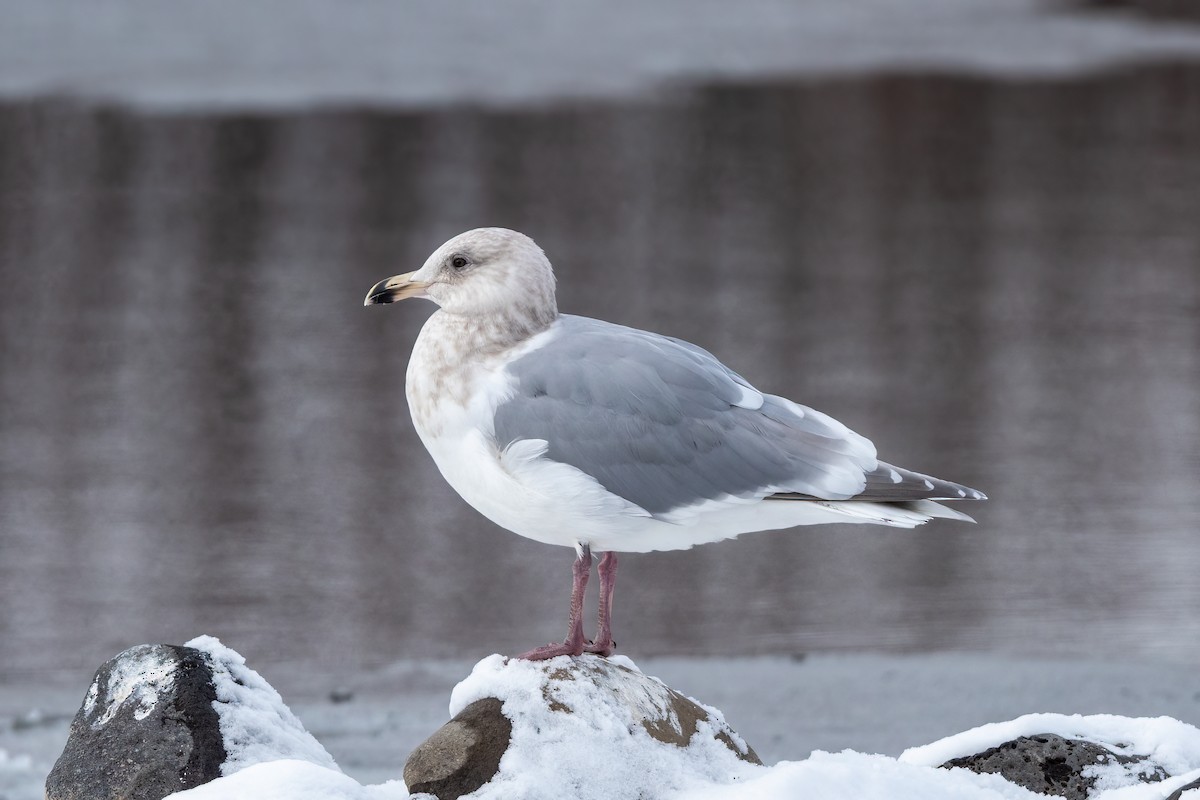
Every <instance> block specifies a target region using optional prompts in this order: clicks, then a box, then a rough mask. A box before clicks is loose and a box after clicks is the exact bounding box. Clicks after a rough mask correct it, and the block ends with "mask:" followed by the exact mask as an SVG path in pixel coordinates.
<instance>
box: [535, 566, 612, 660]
mask: <svg viewBox="0 0 1200 800" xmlns="http://www.w3.org/2000/svg"><path fill="white" fill-rule="evenodd" d="M591 571H592V550H591V548H590V547H588V546H587V545H584V546H583V549H582V550H580V552H579V558H577V559H575V565H574V566H573V567H572V568H571V574H572V577H573V580H572V582H571V617H570V622H569V624H568V629H567V638H566V640H564V641H563V643H562V644H548V645H544V646H542V647H537V648H535V649H533V650H530V651H529V652H528V653H522V654H521V655H519V656H517V658H523V659H525V660H527V661H544V660H545V659H547V658H555V657H556V656H577V655H579V654H580V653H582V652H583V594H584V592H585V591H586V590H587V582H588V575H589V574H590V573H591ZM601 585H603V584H601Z"/></svg>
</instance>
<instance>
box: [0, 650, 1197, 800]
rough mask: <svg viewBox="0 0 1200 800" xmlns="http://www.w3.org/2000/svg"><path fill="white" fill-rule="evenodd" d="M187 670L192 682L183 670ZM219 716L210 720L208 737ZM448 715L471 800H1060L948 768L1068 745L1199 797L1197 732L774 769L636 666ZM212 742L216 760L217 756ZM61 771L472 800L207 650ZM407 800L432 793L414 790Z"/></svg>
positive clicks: (541, 666)
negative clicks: (362, 752)
mask: <svg viewBox="0 0 1200 800" xmlns="http://www.w3.org/2000/svg"><path fill="white" fill-rule="evenodd" d="M184 661H187V662H188V663H189V664H191V665H192V667H191V671H188V670H187V669H181V668H180V666H179V665H180V664H181V663H183V662H184ZM189 693H191V694H194V695H196V697H199V700H196V699H194V698H193V699H192V700H189V699H188V695H189ZM206 705H207V706H208V709H209V712H210V715H209V716H208V717H207V718H206V719H207V721H206V722H204V723H203V725H201V724H200V723H198V722H197V720H198V719H201V720H202V719H205V711H204V706H206ZM185 709H187V711H186V713H185V711H184V710H185ZM450 713H451V715H454V716H455V717H456V719H457V720H458V722H459V723H460V726H459V729H458V730H457V732H454V731H453V729H452V728H453V726H447V727H449V728H451V733H452V734H453V735H450V736H443V737H442V739H441V742H442V745H445V746H446V749H447V750H448V751H454V752H449V755H447V753H440V754H439V753H437V752H427V753H425V754H424V756H423V757H424V758H426V759H427V760H428V763H431V764H433V765H434V767H432V768H431V767H429V766H428V764H427V765H426V767H425V768H426V769H432V770H433V771H434V772H436V770H437V767H436V765H437V764H438V763H441V764H442V766H443V771H445V770H444V767H445V765H446V764H451V765H452V766H454V765H457V766H455V767H454V768H455V769H457V768H458V767H461V766H462V765H464V764H472V765H473V768H475V769H476V770H477V774H476V776H475V778H474V781H475V783H476V784H478V787H477V788H476V789H475V791H474V792H472V793H471V795H470V797H471V798H472V800H499V799H501V798H502V799H503V800H541V799H542V798H556V799H557V798H562V797H570V798H573V800H623V798H630V800H633V798H637V799H638V800H785V798H786V800H793V798H797V797H803V798H806V800H842V798H850V797H852V798H855V800H1037V798H1045V797H1046V795H1045V794H1039V793H1035V792H1033V791H1030V789H1029V788H1026V786H1023V785H1018V784H1017V783H1014V782H1013V780H1009V779H1008V778H1007V777H1006V773H1005V771H1004V769H1001V770H1000V771H999V772H976V771H972V770H971V769H964V768H961V767H954V766H953V765H948V763H947V762H954V761H955V760H959V759H964V758H966V759H968V760H978V761H981V762H982V761H987V758H988V757H987V756H986V754H987V753H988V751H989V750H992V749H994V748H1002V747H1003V746H1004V745H1005V744H1006V743H1009V742H1015V741H1018V740H1020V739H1022V738H1026V739H1029V738H1033V739H1036V738H1039V737H1041V738H1045V739H1046V740H1047V741H1046V742H1042V743H1041V744H1049V745H1053V747H1051V748H1050V749H1051V750H1053V749H1054V747H1059V746H1060V744H1061V743H1062V742H1068V743H1069V744H1067V745H1061V746H1062V747H1068V748H1070V749H1074V750H1078V753H1080V754H1084V755H1086V756H1087V757H1086V758H1081V759H1079V760H1078V763H1076V764H1075V765H1074V766H1073V767H1071V770H1072V776H1073V777H1075V778H1078V779H1079V780H1078V783H1079V785H1080V786H1083V787H1084V791H1086V797H1087V798H1088V800H1164V798H1169V800H1200V730H1197V729H1196V728H1194V727H1192V726H1191V725H1187V724H1185V723H1183V722H1179V721H1178V720H1174V719H1170V718H1168V717H1157V718H1152V719H1136V718H1128V717H1119V716H1113V715H1098V716H1078V715H1076V716H1065V715H1061V714H1031V715H1027V716H1024V717H1020V718H1018V719H1015V720H1012V721H1010V722H1004V723H995V724H991V725H984V726H982V727H979V728H975V729H973V730H970V731H966V732H964V733H961V734H957V735H955V736H951V737H949V738H947V739H943V740H940V741H938V742H934V743H933V744H929V745H925V746H923V747H915V748H912V749H910V750H908V751H906V752H905V753H904V754H903V755H901V756H900V758H898V759H896V758H891V757H888V756H884V755H870V754H865V753H858V752H854V751H852V750H845V751H843V752H840V753H826V752H820V751H817V752H814V753H812V754H811V755H809V756H808V757H807V758H805V759H804V760H799V761H785V762H781V763H778V764H775V765H774V766H770V767H764V766H761V765H758V764H756V763H753V754H752V751H751V750H750V749H749V747H747V746H746V744H745V742H743V741H742V740H741V738H740V737H739V736H738V735H737V734H736V733H734V732H733V731H732V730H731V729H730V728H729V726H728V725H726V724H725V722H724V719H723V717H722V715H721V713H720V712H718V711H717V710H716V709H713V708H709V707H706V706H704V705H701V704H699V703H695V702H694V701H691V700H688V699H687V698H684V697H683V696H682V695H680V694H678V693H677V692H674V691H673V690H671V689H670V688H669V687H667V686H666V685H665V684H663V683H662V682H661V681H659V680H657V679H655V678H651V677H649V676H647V675H644V674H642V673H641V672H640V671H639V670H638V669H637V667H636V666H634V665H633V663H632V662H630V661H629V660H628V659H624V658H620V657H617V658H612V659H607V660H606V659H600V658H595V657H590V656H588V657H584V658H579V659H570V658H562V659H556V660H552V661H549V662H543V663H531V662H527V661H520V660H510V659H505V658H503V657H501V656H489V657H488V658H485V659H484V660H482V661H480V662H479V663H478V664H477V665H476V666H475V668H474V670H473V671H472V673H471V675H470V676H468V677H467V678H466V679H465V680H464V681H462V682H461V683H460V684H459V685H458V686H457V687H456V688H455V689H454V691H453V693H452V694H451V700H450ZM155 726H158V727H155ZM202 730H204V731H208V732H209V734H212V736H213V737H214V738H215V745H214V744H213V742H212V741H209V742H208V743H207V744H205V740H204V736H205V735H208V734H204V735H201V734H200V731H202ZM442 731H443V732H446V731H447V728H443V729H442ZM101 734H102V735H101ZM88 737H91V738H90V739H89V738H88ZM188 737H190V738H188ZM437 738H438V737H437V736H435V737H434V738H433V739H431V741H434V740H436V739H437ZM77 739H78V740H77ZM87 741H91V742H92V743H93V745H94V747H92V748H91V749H89V748H88V747H87V746H86V744H84V743H85V742H87ZM489 742H490V744H488V743H489ZM481 743H482V744H486V745H487V746H485V747H482V748H481V747H480V745H481ZM73 747H74V748H75V753H74V755H73V756H70V757H69V752H70V751H71V750H72V748H73ZM173 748H177V749H173ZM189 748H190V749H189ZM218 748H219V749H218ZM455 748H457V750H456V751H455ZM489 748H491V750H489ZM437 749H438V748H436V747H435V748H433V751H436V750H437ZM418 750H420V748H418ZM196 753H206V754H207V756H206V757H207V758H209V761H208V762H206V763H208V765H209V766H208V767H206V769H205V771H203V772H202V774H203V775H205V776H208V777H211V778H212V779H211V780H209V781H208V782H206V783H202V784H200V785H196V784H195V783H193V784H190V786H191V788H187V787H185V786H182V785H176V784H172V781H175V782H177V783H178V782H180V781H181V775H182V774H183V773H181V771H180V770H181V767H180V764H181V763H182V764H185V765H186V764H190V763H192V758H193V755H194V754H196ZM1087 754H1090V755H1087ZM1106 754H1107V755H1106ZM398 755H399V754H398ZM484 755H487V758H483V757H482V756H484ZM798 755H799V754H798ZM1048 755H1049V756H1050V757H1054V758H1056V757H1057V756H1056V755H1054V754H1053V753H1049V752H1048ZM218 756H219V758H218ZM980 756H982V758H978V759H976V758H975V757H980ZM414 758H416V755H414ZM439 758H440V759H442V761H441V762H439V761H438V759H439ZM1031 758H1032V754H1031ZM89 761H90V762H92V763H87V762H89ZM213 763H215V764H216V768H215V769H214V768H213V766H212V765H213ZM1063 763H1064V764H1067V763H1068V759H1066V758H1065V757H1064V758H1063ZM30 766H31V765H29V764H25V763H24V762H13V761H12V760H11V759H9V760H8V761H6V760H5V756H4V755H3V754H2V753H0V797H2V796H3V794H4V792H3V791H2V789H3V788H4V786H5V783H4V781H5V775H6V774H9V776H10V777H12V776H15V777H16V778H17V779H18V780H19V779H20V776H21V775H22V774H24V773H23V770H24V771H26V772H27V771H28V769H29V768H30ZM451 771H454V770H453V769H452V770H451ZM1076 772H1077V773H1078V774H1077V775H1076ZM55 773H56V774H57V775H58V779H59V781H60V783H62V779H64V778H68V777H74V778H81V777H82V778H86V779H88V780H90V781H91V783H76V784H70V785H67V784H63V785H66V786H67V788H68V789H70V790H71V791H60V790H59V789H53V790H52V787H51V785H50V782H48V783H47V794H46V797H47V798H49V800H57V798H60V797H87V798H89V800H93V798H115V797H122V798H152V797H153V798H158V797H162V796H163V794H161V793H156V792H160V791H162V789H163V788H164V787H165V788H168V789H169V788H171V786H173V785H175V786H176V788H178V789H180V790H181V791H178V793H177V794H174V795H171V796H172V797H173V798H179V799H180V800H431V798H434V797H435V796H437V797H450V796H458V795H457V794H453V793H452V792H447V791H445V790H446V789H447V788H448V784H447V785H446V786H442V787H436V788H437V793H436V795H435V794H411V795H410V792H409V787H406V786H405V784H404V783H403V782H401V781H399V780H391V781H388V782H386V783H383V784H380V785H377V786H364V785H362V784H360V783H358V782H357V781H355V780H353V779H352V778H350V777H348V776H346V775H344V774H343V773H342V772H341V771H340V770H339V769H338V767H337V765H336V764H334V762H333V759H331V758H330V757H329V755H328V754H327V753H326V752H325V750H324V749H323V748H322V747H321V746H320V744H318V743H317V742H316V740H315V739H313V737H312V736H310V735H309V734H308V733H307V732H305V730H304V728H303V726H302V725H301V724H300V722H299V720H297V719H296V717H295V716H294V715H293V714H292V713H291V712H290V711H289V710H288V709H287V707H286V706H285V705H284V704H283V701H282V699H281V698H280V697H279V695H278V693H276V692H275V690H274V689H272V688H271V687H270V686H269V685H268V684H267V683H266V681H265V680H263V679H262V678H261V677H260V676H259V675H258V674H257V673H255V672H254V671H253V670H251V669H249V668H248V667H247V666H246V665H245V662H244V660H243V659H242V658H241V656H239V655H238V654H237V653H235V652H233V651H232V650H229V649H228V648H226V647H224V646H223V645H221V643H220V642H218V641H217V640H215V639H211V638H208V637H201V638H200V639H196V640H193V641H192V642H189V646H188V647H183V648H176V647H166V646H142V647H138V648H133V649H132V650H130V651H127V652H126V653H123V654H122V655H121V656H118V658H116V659H114V660H113V661H112V662H110V663H109V664H106V665H105V666H104V667H103V668H101V670H100V671H99V672H98V673H97V675H96V680H95V681H94V682H93V685H92V686H91V688H89V690H88V694H87V698H86V699H85V701H84V705H83V708H81V709H80V712H79V714H78V715H77V716H76V718H75V721H74V722H73V723H72V742H71V743H70V744H69V745H68V749H67V751H66V752H64V754H63V758H62V759H60V765H59V766H56V767H55ZM218 773H219V775H220V777H217V774H218ZM481 776H482V777H481ZM1160 776H1166V777H1163V778H1162V780H1161V781H1158V782H1152V783H1147V782H1145V780H1146V779H1147V778H1158V777H1160ZM51 777H52V781H53V780H54V779H55V775H52V776H51ZM1010 777H1014V778H1015V777H1016V776H1015V774H1011V773H1010ZM411 788H413V789H418V788H421V787H420V786H418V785H417V784H416V781H414V782H413V784H412V786H411ZM450 788H452V787H450ZM463 788H464V786H461V785H460V786H459V787H458V789H459V790H461V789H463ZM1040 788H1047V787H1044V786H1043V787H1040ZM1050 788H1058V787H1050ZM455 791H457V790H455ZM1059 795H1060V796H1063V794H1062V793H1061V792H1060V793H1059Z"/></svg>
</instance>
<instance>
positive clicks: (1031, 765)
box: [942, 733, 1167, 800]
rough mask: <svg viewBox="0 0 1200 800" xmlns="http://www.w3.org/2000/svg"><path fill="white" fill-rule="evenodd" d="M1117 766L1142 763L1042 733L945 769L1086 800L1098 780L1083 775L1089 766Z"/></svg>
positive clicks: (1154, 773)
mask: <svg viewBox="0 0 1200 800" xmlns="http://www.w3.org/2000/svg"><path fill="white" fill-rule="evenodd" d="M1114 763H1116V764H1130V765H1135V766H1136V765H1138V764H1140V760H1139V759H1136V758H1130V757H1128V756H1120V755H1117V754H1116V753H1114V752H1112V751H1111V750H1109V749H1108V748H1106V747H1103V746H1101V745H1098V744H1094V743H1092V742H1085V741H1081V740H1079V739H1065V738H1063V737H1062V736H1059V735H1057V734H1053V733H1042V734H1037V735H1035V736H1022V737H1020V738H1018V739H1013V740H1012V741H1009V742H1005V743H1004V744H1001V745H998V746H997V747H993V748H991V749H989V750H984V751H983V752H982V753H976V754H975V755H971V756H963V757H962V758H955V759H952V760H950V761H947V762H946V763H945V764H942V766H943V767H945V768H950V767H965V768H966V769H969V770H971V771H972V772H978V773H988V772H991V773H996V774H999V775H1000V776H1001V777H1003V778H1004V779H1005V780H1008V781H1011V782H1012V783H1015V784H1017V785H1018V786H1023V787H1025V788H1026V789H1029V790H1030V791H1032V792H1038V793H1040V794H1046V795H1053V796H1056V797H1067V798H1071V800H1086V798H1087V796H1088V792H1089V791H1090V790H1091V788H1092V786H1093V785H1095V782H1096V778H1095V777H1094V776H1084V774H1083V772H1084V770H1085V769H1086V768H1087V767H1093V766H1102V765H1105V764H1114ZM1132 771H1134V772H1136V771H1137V770H1136V769H1135V770H1132ZM1165 777H1167V776H1166V773H1165V772H1163V771H1162V769H1161V768H1152V769H1150V770H1149V771H1148V773H1147V774H1144V775H1141V776H1140V778H1141V780H1143V781H1145V782H1152V781H1159V780H1162V779H1163V778H1165Z"/></svg>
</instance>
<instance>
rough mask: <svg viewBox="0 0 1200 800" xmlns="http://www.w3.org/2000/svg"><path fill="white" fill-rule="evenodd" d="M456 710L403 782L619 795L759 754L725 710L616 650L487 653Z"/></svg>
mask: <svg viewBox="0 0 1200 800" xmlns="http://www.w3.org/2000/svg"><path fill="white" fill-rule="evenodd" d="M451 710H452V712H453V711H455V710H457V713H456V714H455V716H454V718H453V719H451V720H450V721H449V722H447V723H446V724H445V725H444V726H442V728H440V729H439V730H438V731H436V732H435V733H434V734H433V735H432V736H431V737H430V738H429V739H428V740H426V741H425V742H424V743H423V744H421V745H420V746H419V747H418V748H417V749H416V750H414V751H413V753H412V755H411V756H410V757H409V759H408V763H407V764H405V767H404V781H405V783H406V784H407V786H408V788H409V791H411V792H414V793H422V792H425V793H429V794H431V795H433V796H434V797H437V798H438V800H453V799H454V798H458V797H462V796H463V795H466V794H470V793H472V792H475V791H477V790H479V789H480V788H482V787H484V786H489V788H490V789H491V790H492V791H489V792H485V793H483V794H482V796H486V797H492V796H496V797H504V796H517V795H519V794H520V790H519V789H518V788H517V787H519V786H528V785H538V786H541V787H542V788H543V789H544V790H548V789H549V787H550V785H551V783H552V782H556V781H557V782H561V783H563V784H565V785H570V784H571V783H572V781H586V782H587V784H588V785H589V786H591V787H592V788H593V789H594V790H595V789H596V788H597V787H596V784H597V783H600V782H608V783H610V784H611V785H612V786H613V792H612V793H613V794H619V795H621V796H628V795H631V791H630V787H631V786H632V787H637V786H638V785H639V783H640V784H645V785H646V787H647V792H651V791H652V792H653V793H656V794H657V793H662V792H663V791H665V790H666V789H667V788H669V786H665V785H663V784H662V782H663V781H664V780H665V781H667V782H668V783H669V782H670V780H671V778H669V777H664V776H674V779H675V780H678V781H680V782H681V785H682V781H684V780H685V779H686V778H688V777H690V776H699V775H700V773H705V775H706V776H707V777H708V778H709V779H714V780H731V779H732V778H730V777H728V776H730V775H732V774H734V773H736V772H737V771H738V770H739V769H740V768H742V767H745V766H746V765H749V764H760V763H761V762H760V761H759V759H758V756H757V755H755V753H754V751H753V750H752V749H750V747H749V746H747V745H746V744H745V743H744V742H743V741H742V739H741V737H740V736H738V734H737V733H736V732H734V731H733V729H732V728H730V727H729V726H728V725H727V724H726V723H725V720H724V718H723V717H722V716H721V714H720V712H718V711H716V710H715V709H710V708H706V707H704V706H702V705H700V704H698V703H696V702H694V701H692V700H690V699H688V698H687V697H685V696H684V695H682V694H680V693H679V692H677V691H675V690H674V689H671V688H670V687H668V686H666V685H665V684H663V683H662V682H661V681H659V680H658V679H656V678H652V677H649V676H647V675H644V674H642V673H641V672H640V671H639V670H638V669H637V668H636V666H634V665H633V663H632V662H630V661H629V660H628V659H622V658H620V657H617V658H612V659H604V658H599V657H595V656H581V657H579V658H574V659H572V658H567V657H562V658H556V659H552V660H550V661H543V662H530V661H521V660H517V659H512V660H509V659H503V658H501V657H500V656H493V657H491V658H488V659H484V660H483V661H481V662H480V663H479V664H478V665H477V666H476V668H475V671H474V672H473V673H472V675H471V677H469V678H468V679H467V680H465V681H463V682H462V683H460V684H459V685H458V686H457V687H456V688H455V690H454V694H453V696H452V697H451ZM605 754H607V755H605ZM506 757H507V758H506ZM605 758H607V760H605V761H602V760H601V759H605ZM502 759H503V760H504V761H505V763H504V765H503V766H502V764H501V761H502ZM589 759H595V760H594V761H593V760H589ZM739 765H740V766H739ZM543 773H545V774H544V775H543ZM651 776H653V777H651ZM577 785H578V784H577ZM636 793H637V792H636V791H635V792H633V794H636Z"/></svg>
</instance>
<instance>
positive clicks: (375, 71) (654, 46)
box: [0, 0, 1200, 110]
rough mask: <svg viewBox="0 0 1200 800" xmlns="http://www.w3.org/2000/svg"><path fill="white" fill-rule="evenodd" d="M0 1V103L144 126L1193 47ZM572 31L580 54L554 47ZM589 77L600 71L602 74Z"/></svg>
mask: <svg viewBox="0 0 1200 800" xmlns="http://www.w3.org/2000/svg"><path fill="white" fill-rule="evenodd" d="M299 7H300V8H301V9H302V10H297V5H296V4H295V3H294V2H292V1H291V0H262V1H261V2H255V3H249V4H242V3H229V2H225V3H221V4H220V13H213V12H212V11H211V10H210V7H209V5H208V4H205V3H161V2H155V0H114V1H113V2H106V3H103V4H100V5H97V4H96V3H94V2H90V0H58V1H57V2H54V3H30V2H23V0H0V19H3V20H4V25H0V96H7V97H14V96H16V97H21V96H24V97H28V96H36V95H39V94H49V95H54V96H61V95H75V96H82V97H87V98H101V99H105V100H109V99H118V100H124V101H127V102H132V103H136V104H141V105H145V106H151V107H159V108H176V109H178V108H195V107H222V108H239V107H240V108H254V109H257V110H262V109H266V108H281V107H295V106H303V105H311V104H314V103H318V104H342V105H346V104H349V105H364V104H369V105H387V106H423V105H437V104H460V103H464V102H475V103H483V104H486V105H522V104H530V103H544V102H547V101H554V100H556V99H561V98H568V97H593V98H597V97H620V96H636V95H639V94H645V93H649V92H653V91H655V90H658V89H661V88H663V87H671V86H679V85H682V84H686V83H695V82H698V81H710V80H714V79H719V78H721V77H727V78H730V79H733V80H748V79H754V78H759V79H762V78H767V79H778V78H779V77H780V76H784V75H789V74H839V73H840V74H845V73H854V72H866V71H886V70H898V69H909V70H931V69H945V70H950V71H954V72H979V73H986V74H1000V75H1015V76H1029V75H1032V76H1058V75H1063V74H1071V73H1078V72H1083V71H1087V70H1093V69H1096V68H1098V67H1104V66H1107V65H1110V64H1114V63H1136V62H1141V61H1149V60H1153V59H1165V58H1172V57H1175V58H1181V57H1182V58H1195V57H1197V56H1198V55H1200V33H1197V31H1196V30H1194V29H1190V28H1189V27H1188V26H1186V25H1166V24H1157V25H1152V24H1146V23H1139V22H1138V21H1136V20H1134V19H1131V18H1129V17H1127V16H1120V15H1104V14H1096V13H1092V14H1083V13H1074V14H1072V13H1066V11H1065V10H1064V9H1067V8H1069V6H1068V5H1067V4H1061V5H1060V6H1058V7H1057V8H1056V7H1055V6H1054V4H1051V3H1046V2H1043V0H906V2H895V0H859V1H858V2H853V3H848V2H845V0H807V1H806V2H803V3H796V2H791V0H744V2H740V3H725V4H721V3H714V2H707V3H704V4H703V5H702V8H703V11H702V12H700V13H696V12H695V10H694V5H693V4H692V3H691V2H690V0H664V1H663V2H659V3H650V4H647V3H641V2H637V1H636V0H614V2H612V3H608V4H603V5H602V6H600V5H592V4H587V3H582V2H564V1H563V0H512V2H507V3H502V4H486V3H482V4H481V3H467V4H460V3H425V4H421V3H417V2H402V1H399V0H397V1H393V0H360V2H358V3H356V4H354V6H353V11H350V10H348V9H347V7H346V6H345V5H344V4H341V3H339V2H337V0H303V2H301V3H300V6H299ZM563 31H572V32H578V31H586V32H587V35H586V36H578V35H560V34H561V33H562V32H563ZM598 64H601V65H603V68H597V65H598Z"/></svg>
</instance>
